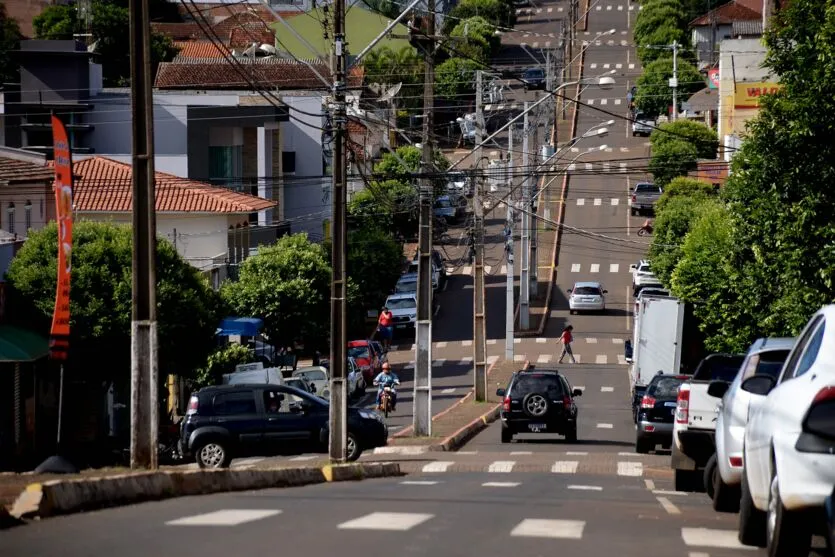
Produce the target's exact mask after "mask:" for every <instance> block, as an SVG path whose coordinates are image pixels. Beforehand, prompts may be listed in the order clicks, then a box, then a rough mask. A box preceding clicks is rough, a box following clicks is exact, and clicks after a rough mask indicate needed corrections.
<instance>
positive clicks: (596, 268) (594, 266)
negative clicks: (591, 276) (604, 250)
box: [589, 263, 600, 273]
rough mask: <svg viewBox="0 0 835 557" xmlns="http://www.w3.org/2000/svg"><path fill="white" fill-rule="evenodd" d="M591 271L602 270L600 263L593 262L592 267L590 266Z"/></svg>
mask: <svg viewBox="0 0 835 557" xmlns="http://www.w3.org/2000/svg"><path fill="white" fill-rule="evenodd" d="M589 272H591V273H599V272H600V265H599V264H598V263H592V264H591V267H590V268H589Z"/></svg>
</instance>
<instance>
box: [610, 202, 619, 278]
mask: <svg viewBox="0 0 835 557" xmlns="http://www.w3.org/2000/svg"><path fill="white" fill-rule="evenodd" d="M612 201H617V199H613V200H612ZM612 205H617V203H612ZM618 271H620V264H619V263H609V272H610V273H617V272H618Z"/></svg>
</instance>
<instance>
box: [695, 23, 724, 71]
mask: <svg viewBox="0 0 835 557" xmlns="http://www.w3.org/2000/svg"><path fill="white" fill-rule="evenodd" d="M732 35H733V27H732V26H731V25H717V26H716V34H715V36H714V35H713V32H712V30H711V28H710V27H694V28H693V36H692V39H691V40H692V41H693V48H695V49H696V55H697V57H698V60H699V62H709V61H710V60H711V58H712V54H713V53H712V50H713V49H714V48H716V45H718V44H719V43H721V42H722V41H723V40H725V39H727V38H729V37H731V36H732Z"/></svg>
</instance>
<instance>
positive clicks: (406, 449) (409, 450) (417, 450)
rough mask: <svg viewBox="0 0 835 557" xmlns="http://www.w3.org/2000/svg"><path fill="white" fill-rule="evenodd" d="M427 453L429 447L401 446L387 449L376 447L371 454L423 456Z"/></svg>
mask: <svg viewBox="0 0 835 557" xmlns="http://www.w3.org/2000/svg"><path fill="white" fill-rule="evenodd" d="M428 451H429V447H427V446H426V445H402V446H400V447H398V446H396V445H394V446H388V447H377V448H376V449H374V451H373V454H407V455H416V454H424V453H426V452H428Z"/></svg>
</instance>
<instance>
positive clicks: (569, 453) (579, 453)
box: [565, 451, 589, 456]
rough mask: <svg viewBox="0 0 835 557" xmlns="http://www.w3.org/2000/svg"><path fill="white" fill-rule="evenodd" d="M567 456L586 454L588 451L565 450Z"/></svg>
mask: <svg viewBox="0 0 835 557" xmlns="http://www.w3.org/2000/svg"><path fill="white" fill-rule="evenodd" d="M565 454H567V455H568V456H588V454H589V453H588V451H566V453H565Z"/></svg>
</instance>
